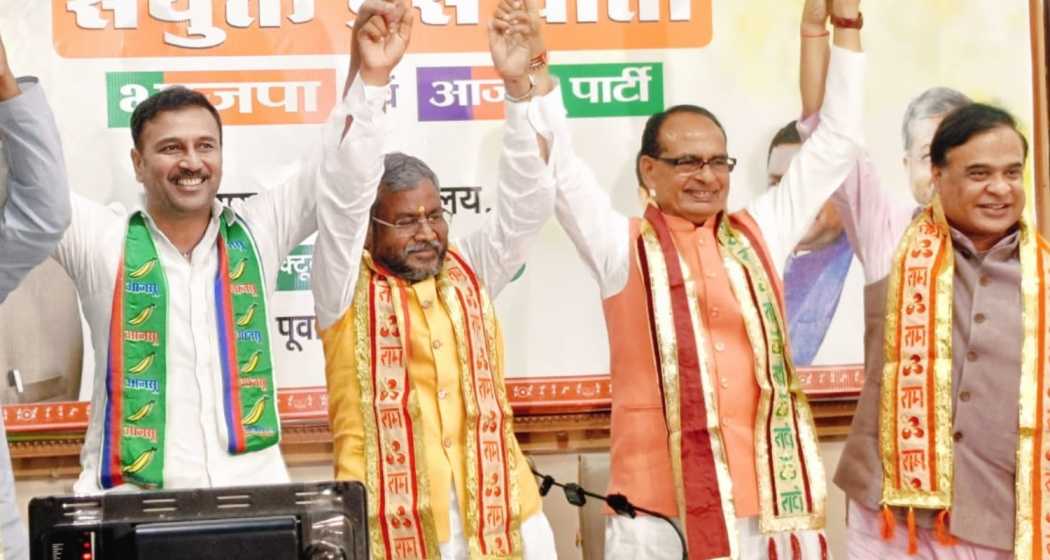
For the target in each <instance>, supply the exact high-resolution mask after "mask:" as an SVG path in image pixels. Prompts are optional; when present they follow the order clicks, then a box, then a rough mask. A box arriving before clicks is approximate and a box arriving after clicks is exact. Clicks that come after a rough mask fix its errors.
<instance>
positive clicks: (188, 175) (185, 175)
mask: <svg viewBox="0 0 1050 560" xmlns="http://www.w3.org/2000/svg"><path fill="white" fill-rule="evenodd" d="M208 177H211V175H209V174H208V173H201V172H200V171H182V172H179V173H178V174H176V175H174V176H173V177H171V178H170V180H171V181H181V180H183V179H198V178H199V179H204V180H205V181H207V180H208Z"/></svg>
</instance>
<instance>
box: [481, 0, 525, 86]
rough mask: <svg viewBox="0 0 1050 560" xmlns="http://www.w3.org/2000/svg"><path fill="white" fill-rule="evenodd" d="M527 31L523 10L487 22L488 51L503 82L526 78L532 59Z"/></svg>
mask: <svg viewBox="0 0 1050 560" xmlns="http://www.w3.org/2000/svg"><path fill="white" fill-rule="evenodd" d="M515 1H517V0H515ZM528 33H529V24H528V16H527V15H526V14H525V12H524V11H523V10H516V11H510V12H507V13H506V14H505V15H502V16H497V17H496V18H494V19H493V20H492V21H491V22H489V51H490V52H491V53H492V63H493V65H495V67H496V72H498V73H499V75H500V77H502V78H503V81H504V82H513V81H518V80H526V81H527V80H528V73H529V60H531V59H532V50H531V48H530V46H529V39H528Z"/></svg>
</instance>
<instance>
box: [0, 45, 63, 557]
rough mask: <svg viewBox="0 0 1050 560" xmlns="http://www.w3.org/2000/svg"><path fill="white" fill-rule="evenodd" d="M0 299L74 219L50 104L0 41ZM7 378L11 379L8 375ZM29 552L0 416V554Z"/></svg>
mask: <svg viewBox="0 0 1050 560" xmlns="http://www.w3.org/2000/svg"><path fill="white" fill-rule="evenodd" d="M0 138H2V140H3V143H2V147H3V152H4V153H3V157H2V159H0V182H2V183H4V184H5V185H6V189H7V193H6V194H7V200H6V202H5V203H4V207H3V218H2V220H0V302H3V301H4V300H5V299H6V298H7V295H8V294H9V293H11V290H14V289H15V287H16V286H18V283H19V282H20V281H21V280H22V278H24V277H25V275H26V274H28V273H29V271H30V270H32V268H33V267H35V266H36V265H38V264H40V263H41V262H42V261H43V260H44V259H46V258H47V255H48V253H50V252H51V250H52V249H53V248H54V247H55V244H56V243H58V240H59V239H60V238H61V236H62V232H63V231H65V229H66V227H67V226H68V225H69V212H70V210H69V185H68V183H67V180H66V167H65V162H64V161H63V157H62V145H61V143H60V141H59V137H58V129H57V128H56V127H55V122H54V118H53V117H52V115H51V109H50V108H49V107H48V105H47V99H46V98H45V97H44V91H43V89H42V88H41V87H40V84H39V83H37V81H36V79H35V78H22V79H17V80H16V79H15V75H14V73H13V72H12V71H11V68H10V66H8V64H7V53H6V51H5V49H4V44H3V41H2V40H0ZM5 382H6V381H5ZM4 558H6V559H7V560H22V559H27V558H29V541H28V539H27V535H26V533H25V529H24V528H23V527H22V523H21V521H20V519H19V516H18V504H17V502H16V501H15V484H14V478H13V477H12V472H11V457H10V455H9V453H8V447H7V436H6V434H5V432H4V423H3V420H2V419H0V559H4Z"/></svg>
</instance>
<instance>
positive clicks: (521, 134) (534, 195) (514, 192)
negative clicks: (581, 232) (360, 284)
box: [312, 80, 561, 329]
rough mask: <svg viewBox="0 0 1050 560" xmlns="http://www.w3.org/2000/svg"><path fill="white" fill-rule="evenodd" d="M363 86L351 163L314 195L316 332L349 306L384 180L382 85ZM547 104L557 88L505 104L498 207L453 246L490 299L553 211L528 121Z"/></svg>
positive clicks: (350, 140) (352, 101) (351, 136)
mask: <svg viewBox="0 0 1050 560" xmlns="http://www.w3.org/2000/svg"><path fill="white" fill-rule="evenodd" d="M361 82H362V81H361V80H356V81H355V82H354V85H353V86H352V87H351V88H350V94H349V96H348V98H349V101H348V106H349V111H350V115H351V116H352V117H353V124H352V125H351V127H350V131H349V133H348V134H347V137H346V139H345V140H344V141H343V142H344V144H348V145H349V146H350V148H349V150H348V152H349V154H350V155H349V162H347V164H346V165H344V166H342V170H343V171H344V172H345V175H344V176H343V177H341V178H340V179H338V180H336V179H335V178H333V179H332V180H330V181H327V182H326V183H325V184H324V185H323V186H322V190H321V193H320V194H319V195H318V198H319V202H318V205H317V223H318V232H317V241H316V242H315V245H314V269H313V277H312V282H313V291H314V303H315V305H316V308H317V321H318V323H319V324H320V327H321V328H322V329H325V328H328V327H330V326H332V325H333V324H334V323H335V322H336V321H338V320H339V318H340V317H342V315H343V314H344V313H345V312H346V310H347V309H348V308H350V306H351V305H352V304H353V300H354V289H355V287H356V286H357V275H358V272H359V270H360V267H361V253H362V251H363V249H364V243H365V234H366V233H367V231H368V222H369V212H370V210H371V207H372V203H373V202H374V201H375V196H376V190H377V188H378V187H379V181H380V179H381V178H382V176H383V154H384V141H385V139H386V138H388V137H389V134H390V130H389V129H390V114H389V113H388V112H386V110H385V108H384V101H385V96H386V88H385V87H370V86H364V85H362V83H361ZM552 103H553V104H556V105H557V106H558V107H560V106H561V92H560V90H558V89H557V88H555V89H554V91H552V92H550V93H548V94H547V95H546V96H544V97H539V98H533V99H532V100H531V101H530V102H528V103H510V102H508V103H507V117H506V124H505V126H504V133H503V153H502V156H501V158H500V164H499V177H498V179H497V193H498V195H497V200H496V207H495V208H494V209H493V211H492V212H491V213H490V214H489V215H488V217H487V218H486V220H485V222H484V224H483V225H482V226H481V227H479V228H478V229H476V230H475V231H473V232H471V233H470V234H468V235H466V236H465V237H463V238H461V239H459V240H458V241H457V242H456V243H454V245H455V247H456V248H457V249H458V250H459V252H460V254H462V255H463V257H464V258H465V259H466V261H467V262H468V264H470V266H471V268H473V269H474V271H475V272H476V273H477V274H478V277H479V278H480V280H481V281H482V283H484V284H485V286H486V287H487V288H488V290H489V294H490V296H492V297H495V296H496V295H497V294H498V293H499V292H500V290H502V289H503V287H504V286H506V285H507V283H508V282H510V280H511V279H512V278H513V277H514V274H515V273H516V272H517V271H518V269H519V268H521V265H522V264H524V263H525V257H526V252H527V249H528V244H529V241H531V240H532V239H533V238H535V236H536V234H538V233H539V231H540V229H541V228H542V227H543V224H544V222H546V221H547V219H548V218H549V217H550V215H551V214H552V213H553V211H554V179H553V176H552V175H551V168H550V166H548V165H547V164H545V163H544V161H543V160H542V159H541V158H540V152H539V144H538V141H537V138H536V134H537V131H538V130H540V129H539V128H538V127H536V126H534V125H533V124H532V123H533V122H534V121H535V120H537V119H538V117H539V112H540V108H541V107H542V106H543V105H544V104H552ZM548 142H550V141H549V140H548ZM465 155H466V156H467V157H469V156H470V154H465ZM439 180H440V178H439Z"/></svg>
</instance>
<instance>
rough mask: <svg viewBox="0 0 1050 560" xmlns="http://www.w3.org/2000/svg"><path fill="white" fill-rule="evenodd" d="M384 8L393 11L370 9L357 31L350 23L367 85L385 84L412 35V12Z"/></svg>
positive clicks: (397, 5)
mask: <svg viewBox="0 0 1050 560" xmlns="http://www.w3.org/2000/svg"><path fill="white" fill-rule="evenodd" d="M366 3H367V2H366ZM384 4H385V3H384ZM387 5H388V6H392V7H393V8H392V9H391V8H388V7H381V6H370V7H369V10H370V11H371V14H370V15H369V17H368V19H367V20H365V21H364V23H363V24H361V26H360V28H358V26H357V23H355V24H354V35H355V37H354V40H355V41H356V44H355V47H356V50H357V52H358V54H359V57H360V64H361V66H360V68H361V77H362V78H363V79H364V80H365V83H367V84H369V85H385V84H386V83H387V82H388V81H389V79H390V73H391V72H393V70H394V67H395V66H397V64H398V62H401V57H403V56H404V55H405V51H406V50H407V49H408V41H409V39H410V38H411V36H412V24H413V22H414V21H415V13H414V12H413V11H412V10H410V9H408V8H407V7H405V5H404V4H400V3H394V4H387ZM359 19H361V18H359Z"/></svg>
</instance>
